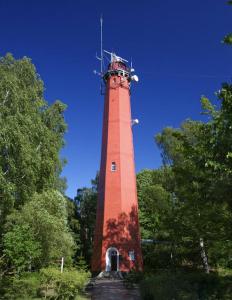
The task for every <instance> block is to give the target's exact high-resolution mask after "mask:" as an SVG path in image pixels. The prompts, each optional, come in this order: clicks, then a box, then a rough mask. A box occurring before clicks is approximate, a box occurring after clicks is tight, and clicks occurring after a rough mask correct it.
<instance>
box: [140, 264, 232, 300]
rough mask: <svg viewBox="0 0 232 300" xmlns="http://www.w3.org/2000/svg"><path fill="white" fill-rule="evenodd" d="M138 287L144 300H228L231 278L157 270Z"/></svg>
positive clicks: (230, 290) (231, 290)
mask: <svg viewBox="0 0 232 300" xmlns="http://www.w3.org/2000/svg"><path fill="white" fill-rule="evenodd" d="M140 285H141V291H142V298H143V299H144V300H156V299H157V300H172V299H178V300H184V299H201V300H206V299H207V300H213V299H221V300H224V299H225V300H227V299H228V300H229V299H230V298H231V292H232V289H231V286H232V278H231V277H229V276H228V277H219V276H218V275H217V274H204V273H200V272H195V273H189V272H183V271H178V272H175V273H173V272H170V271H162V270H159V272H157V273H155V274H153V275H152V276H146V278H145V279H144V280H142V281H141V283H140Z"/></svg>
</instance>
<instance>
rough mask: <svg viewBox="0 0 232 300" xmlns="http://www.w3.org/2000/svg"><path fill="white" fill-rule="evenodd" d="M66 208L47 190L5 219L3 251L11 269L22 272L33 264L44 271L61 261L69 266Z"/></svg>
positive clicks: (57, 194) (70, 253)
mask: <svg viewBox="0 0 232 300" xmlns="http://www.w3.org/2000/svg"><path fill="white" fill-rule="evenodd" d="M66 205H67V202H66V199H65V198H64V197H63V196H62V194H61V193H60V192H58V191H53V190H50V191H49V190H48V191H45V192H43V193H41V194H34V196H33V197H32V199H31V200H30V201H29V202H27V203H25V204H24V205H23V207H22V209H21V210H15V211H14V212H13V213H11V214H10V215H9V216H8V218H7V220H8V221H7V224H6V229H7V230H6V233H5V234H4V237H3V241H4V250H3V251H4V254H5V255H6V257H7V259H8V260H9V261H10V263H11V266H13V267H14V268H15V269H18V267H23V268H25V266H26V265H28V264H29V263H30V264H33V262H34V265H33V267H37V268H38V267H44V266H47V265H49V264H54V263H55V264H57V261H58V260H60V259H61V257H64V258H65V262H66V264H70V263H71V262H72V256H73V253H74V248H75V245H74V241H73V237H72V234H71V233H70V231H69V228H68V225H67V210H66ZM27 229H29V230H28V231H27ZM14 237H15V239H14ZM16 241H18V242H19V244H18V245H17V247H15V243H16ZM24 247H25V249H24V252H23V248H24ZM33 249H34V250H35V253H34V254H33V253H32V252H33ZM36 249H37V250H36ZM33 255H34V256H33ZM29 257H31V258H30V259H29ZM32 258H33V259H32ZM23 268H21V269H23Z"/></svg>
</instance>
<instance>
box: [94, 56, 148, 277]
mask: <svg viewBox="0 0 232 300" xmlns="http://www.w3.org/2000/svg"><path fill="white" fill-rule="evenodd" d="M105 52H106V53H107V54H108V55H110V63H109V65H108V68H107V70H106V71H105V72H102V77H103V81H104V84H105V104H104V117H103V133H102V152H101V167H100V177H99V187H98V203H97V217H96V225H95V235H94V247H93V255H92V271H93V272H101V271H122V272H128V271H130V270H132V269H134V270H137V271H138V270H142V254H141V242H140V231H139V222H138V201H137V190H136V176H135V165H134V149H133V137H132V125H133V123H134V122H133V120H132V119H131V107H130V85H131V81H133V80H135V81H138V77H137V76H136V75H132V74H131V73H132V72H133V69H131V68H128V67H127V65H126V63H127V61H126V60H124V59H122V58H121V57H119V56H117V55H116V54H114V53H109V52H107V51H105ZM135 121H136V120H135Z"/></svg>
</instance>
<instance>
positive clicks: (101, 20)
mask: <svg viewBox="0 0 232 300" xmlns="http://www.w3.org/2000/svg"><path fill="white" fill-rule="evenodd" d="M100 24H101V74H102V71H103V50H102V44H103V40H102V27H103V18H102V15H101V18H100Z"/></svg>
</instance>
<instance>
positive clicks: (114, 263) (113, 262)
mask: <svg viewBox="0 0 232 300" xmlns="http://www.w3.org/2000/svg"><path fill="white" fill-rule="evenodd" d="M117 260H118V256H117V251H112V252H111V271H117Z"/></svg>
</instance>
